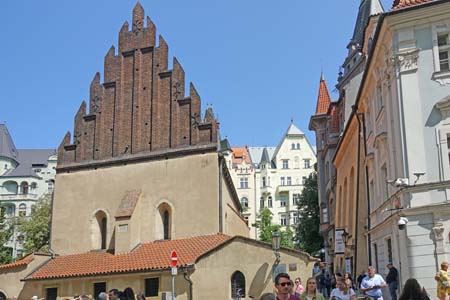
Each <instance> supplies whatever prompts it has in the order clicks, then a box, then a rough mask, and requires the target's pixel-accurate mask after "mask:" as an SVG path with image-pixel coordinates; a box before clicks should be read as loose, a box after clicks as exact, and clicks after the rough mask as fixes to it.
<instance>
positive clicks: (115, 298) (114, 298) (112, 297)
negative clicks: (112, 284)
mask: <svg viewBox="0 0 450 300" xmlns="http://www.w3.org/2000/svg"><path fill="white" fill-rule="evenodd" d="M108 298H109V300H119V290H118V289H111V290H109V292H108Z"/></svg>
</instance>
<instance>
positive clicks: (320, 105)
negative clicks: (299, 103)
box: [316, 77, 331, 115]
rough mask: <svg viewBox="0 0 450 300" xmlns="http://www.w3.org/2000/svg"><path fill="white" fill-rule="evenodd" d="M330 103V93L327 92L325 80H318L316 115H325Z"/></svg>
mask: <svg viewBox="0 0 450 300" xmlns="http://www.w3.org/2000/svg"><path fill="white" fill-rule="evenodd" d="M330 103H331V97H330V93H329V92H328V87H327V83H326V82H325V79H323V77H322V78H320V85H319V95H318V97H317V106H316V115H321V114H326V113H327V111H328V107H329V106H330Z"/></svg>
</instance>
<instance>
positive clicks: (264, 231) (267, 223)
mask: <svg viewBox="0 0 450 300" xmlns="http://www.w3.org/2000/svg"><path fill="white" fill-rule="evenodd" d="M272 216H273V213H272V212H271V211H270V209H268V208H263V209H261V210H260V212H259V215H258V216H257V219H256V222H255V224H253V225H252V226H253V227H256V228H258V229H259V239H260V240H261V241H263V242H267V243H272V233H273V232H274V231H275V230H277V231H278V232H280V236H281V242H280V245H281V246H283V247H288V248H292V247H293V242H292V240H293V232H292V230H290V229H289V228H287V229H286V231H281V226H280V225H274V224H272Z"/></svg>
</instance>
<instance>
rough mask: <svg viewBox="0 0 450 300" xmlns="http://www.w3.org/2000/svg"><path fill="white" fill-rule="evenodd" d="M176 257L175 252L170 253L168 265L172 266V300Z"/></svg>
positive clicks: (173, 298) (173, 297)
mask: <svg viewBox="0 0 450 300" xmlns="http://www.w3.org/2000/svg"><path fill="white" fill-rule="evenodd" d="M177 263H178V255H177V252H176V251H175V250H172V252H171V253H170V264H171V265H172V300H175V276H176V275H177Z"/></svg>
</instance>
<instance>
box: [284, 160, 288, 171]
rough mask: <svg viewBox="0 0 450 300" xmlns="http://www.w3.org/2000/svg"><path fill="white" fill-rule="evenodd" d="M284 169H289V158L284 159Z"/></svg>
mask: <svg viewBox="0 0 450 300" xmlns="http://www.w3.org/2000/svg"><path fill="white" fill-rule="evenodd" d="M283 169H289V160H288V159H283Z"/></svg>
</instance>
